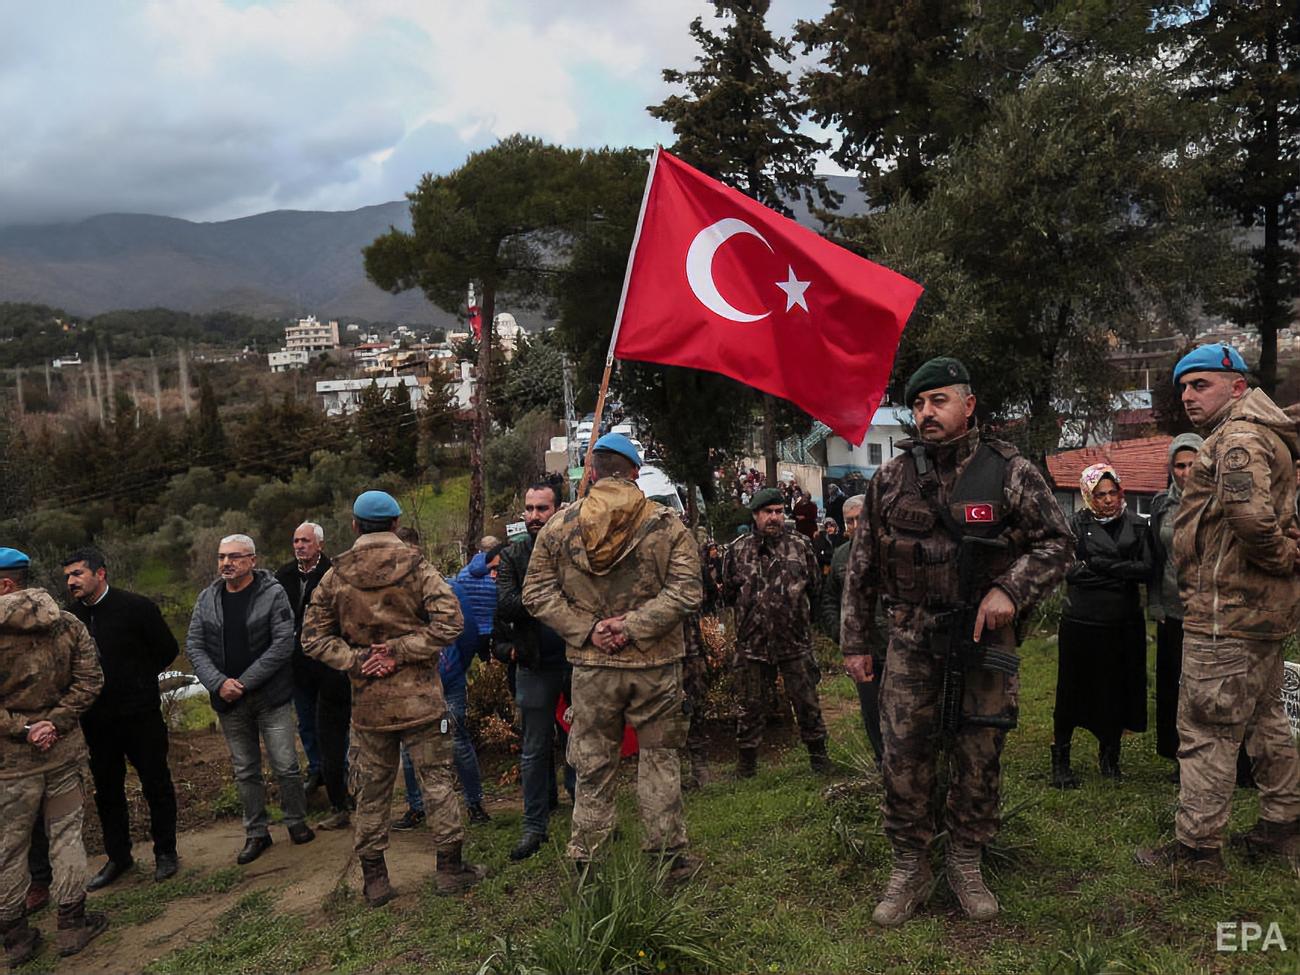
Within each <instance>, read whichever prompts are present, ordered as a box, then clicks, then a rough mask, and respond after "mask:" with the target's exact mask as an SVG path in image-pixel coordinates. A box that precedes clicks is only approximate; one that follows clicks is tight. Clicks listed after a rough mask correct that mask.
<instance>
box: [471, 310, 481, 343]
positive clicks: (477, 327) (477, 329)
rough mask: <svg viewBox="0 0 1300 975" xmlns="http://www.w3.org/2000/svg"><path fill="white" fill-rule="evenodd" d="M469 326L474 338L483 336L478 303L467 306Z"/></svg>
mask: <svg viewBox="0 0 1300 975" xmlns="http://www.w3.org/2000/svg"><path fill="white" fill-rule="evenodd" d="M469 327H470V329H471V330H472V331H473V332H474V338H475V339H481V338H482V337H483V321H482V319H481V318H480V316H479V311H478V305H470V306H469Z"/></svg>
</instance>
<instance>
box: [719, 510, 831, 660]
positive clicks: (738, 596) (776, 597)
mask: <svg viewBox="0 0 1300 975" xmlns="http://www.w3.org/2000/svg"><path fill="white" fill-rule="evenodd" d="M820 583H821V569H820V568H819V567H818V565H817V557H816V556H815V555H814V554H813V547H812V543H811V542H809V541H808V539H806V538H804V537H803V535H800V534H799V533H798V532H792V531H782V532H781V534H780V535H777V536H776V537H775V538H769V537H767V536H765V535H759V534H757V533H751V534H749V535H745V536H743V537H741V538H738V539H736V540H735V541H734V542H732V543H731V545H730V546H729V547H728V548H727V554H726V555H725V556H724V557H723V560H722V599H723V602H725V603H727V605H729V606H734V607H735V608H736V654H737V656H739V657H744V658H746V659H748V660H763V661H767V662H769V663H775V662H776V661H777V660H788V659H790V658H792V657H798V656H801V655H803V654H806V653H812V608H813V606H815V605H816V604H817V592H818V587H819V585H820Z"/></svg>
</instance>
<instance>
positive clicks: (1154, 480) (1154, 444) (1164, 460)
mask: <svg viewBox="0 0 1300 975" xmlns="http://www.w3.org/2000/svg"><path fill="white" fill-rule="evenodd" d="M1172 442H1173V437H1169V436H1159V437H1143V438H1142V439H1140V440H1120V441H1118V442H1116V443H1105V444H1100V445H1099V446H1096V447H1084V448H1082V449H1080V450H1063V451H1061V452H1060V453H1059V454H1052V455H1051V456H1050V457H1048V458H1047V473H1048V475H1049V476H1050V477H1051V479H1052V483H1053V485H1054V486H1055V487H1056V488H1057V490H1061V491H1077V490H1079V475H1080V474H1082V473H1083V472H1084V470H1085V469H1086V468H1088V467H1091V466H1092V465H1093V464H1110V465H1111V466H1112V467H1113V468H1115V471H1116V473H1117V474H1119V476H1120V480H1121V481H1123V482H1124V490H1125V491H1127V492H1131V493H1135V494H1159V493H1160V492H1161V491H1163V490H1164V489H1165V488H1167V487H1168V486H1169V444H1170V443H1172Z"/></svg>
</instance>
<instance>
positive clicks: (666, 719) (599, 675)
mask: <svg viewBox="0 0 1300 975" xmlns="http://www.w3.org/2000/svg"><path fill="white" fill-rule="evenodd" d="M625 722H626V723H627V724H630V725H631V726H632V727H633V728H634V729H636V735H637V743H638V745H639V747H640V755H639V759H638V765H637V780H636V795H637V803H638V804H639V805H640V807H641V827H642V832H643V833H644V840H643V844H642V845H643V846H644V847H645V849H647V850H680V849H682V848H683V847H685V846H686V821H685V818H684V817H683V815H682V781H681V766H680V764H679V759H678V754H677V753H678V750H679V749H680V748H681V747H682V746H683V745H684V744H685V743H686V725H687V715H686V695H685V693H684V691H683V689H682V665H681V662H680V661H675V662H673V663H670V664H662V665H660V666H658V667H638V668H635V669H634V668H627V667H586V666H582V665H581V664H579V665H577V666H575V667H574V668H573V727H572V728H570V729H569V748H568V759H569V764H570V765H572V766H573V768H574V771H575V772H576V773H577V777H578V786H577V788H578V794H577V796H576V797H575V798H574V803H573V831H572V833H571V834H570V836H569V847H568V851H567V852H568V856H569V857H570V858H571V859H574V860H591V859H593V858H594V857H595V856H596V853H597V851H598V850H599V849H600V847H601V845H602V844H603V843H604V842H605V841H606V840H607V839H608V838H609V834H610V833H611V832H612V831H613V829H614V814H615V810H614V798H615V795H616V792H617V783H616V781H615V780H616V777H617V775H618V763H619V749H620V747H621V745H622V743H623V725H624V723H625Z"/></svg>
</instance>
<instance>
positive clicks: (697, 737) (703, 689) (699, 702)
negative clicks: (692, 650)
mask: <svg viewBox="0 0 1300 975" xmlns="http://www.w3.org/2000/svg"><path fill="white" fill-rule="evenodd" d="M682 689H683V690H684V691H685V692H686V701H687V704H689V706H690V708H689V713H690V720H691V724H690V728H689V729H688V730H687V732H686V751H687V752H688V753H690V754H691V755H700V754H703V753H704V741H705V739H704V703H705V698H706V697H707V696H708V692H709V663H708V661H707V660H706V659H705V658H704V657H703V656H699V655H697V656H693V657H686V658H685V659H684V660H683V661H682Z"/></svg>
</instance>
